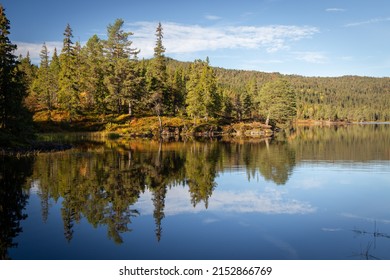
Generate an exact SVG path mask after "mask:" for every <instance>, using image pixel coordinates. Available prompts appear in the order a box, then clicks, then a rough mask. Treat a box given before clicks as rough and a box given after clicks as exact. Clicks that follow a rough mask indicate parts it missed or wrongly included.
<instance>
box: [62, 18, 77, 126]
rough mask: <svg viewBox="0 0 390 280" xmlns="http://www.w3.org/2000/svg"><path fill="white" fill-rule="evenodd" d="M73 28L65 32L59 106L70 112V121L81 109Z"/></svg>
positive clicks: (66, 29)
mask: <svg viewBox="0 0 390 280" xmlns="http://www.w3.org/2000/svg"><path fill="white" fill-rule="evenodd" d="M72 37H73V33H72V28H71V27H70V25H69V24H68V25H67V26H66V28H65V32H64V40H63V47H62V50H61V55H60V65H61V70H60V73H59V83H58V84H59V92H58V102H59V106H60V107H61V108H62V109H63V110H66V111H68V112H69V120H70V121H72V119H74V118H75V117H76V115H77V114H78V112H79V109H80V99H79V81H78V78H79V76H78V57H77V56H78V52H77V49H76V48H75V46H74V45H73V42H72Z"/></svg>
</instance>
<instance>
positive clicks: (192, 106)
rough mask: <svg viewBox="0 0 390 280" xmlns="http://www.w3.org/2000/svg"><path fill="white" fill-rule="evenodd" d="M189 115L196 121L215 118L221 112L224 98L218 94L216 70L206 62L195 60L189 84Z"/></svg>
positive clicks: (187, 102) (187, 98)
mask: <svg viewBox="0 0 390 280" xmlns="http://www.w3.org/2000/svg"><path fill="white" fill-rule="evenodd" d="M186 104H187V114H188V115H190V116H191V117H193V118H194V122H195V123H196V119H197V118H199V117H205V118H206V119H207V118H208V117H215V116H216V115H217V112H218V111H221V107H222V98H221V95H220V94H219V92H218V88H217V81H216V76H215V72H214V70H213V69H212V68H211V67H210V65H209V60H208V58H207V59H206V61H202V60H195V62H194V63H193V64H192V65H191V70H190V76H189V81H188V83H187V97H186Z"/></svg>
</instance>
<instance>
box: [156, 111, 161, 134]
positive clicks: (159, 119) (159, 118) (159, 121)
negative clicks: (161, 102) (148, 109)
mask: <svg viewBox="0 0 390 280" xmlns="http://www.w3.org/2000/svg"><path fill="white" fill-rule="evenodd" d="M157 117H158V124H159V134H160V136H161V134H162V120H161V116H160V115H158V116H157Z"/></svg>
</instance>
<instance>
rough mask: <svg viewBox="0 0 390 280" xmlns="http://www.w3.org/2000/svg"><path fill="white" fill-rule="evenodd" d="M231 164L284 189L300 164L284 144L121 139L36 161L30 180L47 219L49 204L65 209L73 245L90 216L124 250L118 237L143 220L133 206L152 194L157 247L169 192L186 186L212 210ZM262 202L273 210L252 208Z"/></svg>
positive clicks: (195, 201) (194, 201)
mask: <svg viewBox="0 0 390 280" xmlns="http://www.w3.org/2000/svg"><path fill="white" fill-rule="evenodd" d="M90 144H91V143H90ZM231 165H237V166H244V167H245V168H246V170H247V172H248V176H249V177H255V176H256V174H257V173H259V174H261V176H263V177H264V178H265V179H266V180H272V181H274V182H275V183H276V184H284V183H285V182H286V181H287V180H288V176H289V175H290V174H291V172H292V169H293V167H294V165H295V154H294V151H292V150H291V149H290V148H289V146H288V145H287V144H286V143H275V144H274V145H269V143H265V142H263V143H252V144H250V143H249V144H242V143H233V144H232V143H220V142H218V141H207V142H205V143H200V142H187V143H182V142H173V143H162V142H154V141H130V142H128V141H124V140H123V141H117V142H104V143H102V144H101V145H100V146H98V145H97V143H96V142H94V143H92V144H91V145H87V144H86V142H84V143H83V145H82V146H79V147H78V148H77V149H75V150H72V151H65V152H60V153H52V154H42V155H39V157H38V158H37V160H36V163H35V166H34V174H33V176H32V177H33V178H34V184H35V185H36V186H37V187H38V189H39V195H40V197H41V205H42V219H43V220H46V219H47V215H48V213H49V208H50V207H49V204H48V201H49V198H52V199H53V200H54V201H55V202H57V201H60V202H61V215H62V219H63V223H64V235H65V238H66V239H67V240H68V241H69V242H70V241H71V240H72V237H73V234H74V230H73V227H74V224H75V223H78V222H79V221H80V219H81V218H82V217H85V218H86V219H87V220H88V222H89V223H90V224H92V225H93V226H94V227H97V226H102V225H104V226H106V227H107V231H108V236H109V237H110V238H111V239H113V240H114V241H115V242H116V243H122V242H123V240H122V237H121V235H122V234H123V233H125V232H129V231H131V221H132V219H133V218H134V217H137V216H138V215H139V214H140V212H139V210H138V209H135V208H134V207H133V206H134V204H135V203H136V202H137V201H138V199H139V197H140V194H141V193H144V192H145V191H148V192H149V193H150V194H151V196H152V197H151V200H152V202H153V207H154V210H153V217H154V220H155V224H156V229H155V234H156V238H157V240H160V239H161V235H162V220H163V219H164V217H165V214H164V208H165V199H166V194H167V190H168V189H170V188H173V187H175V186H180V185H182V186H187V187H188V191H189V193H190V201H191V204H192V206H193V207H196V206H197V205H198V204H199V203H202V204H203V205H204V207H205V208H206V209H207V208H208V207H209V199H210V197H211V196H212V195H213V192H214V190H215V188H216V187H217V183H216V177H217V176H218V173H219V172H223V170H224V169H225V168H226V166H231ZM232 198H234V196H233V197H230V198H229V197H225V198H221V199H230V201H231V203H230V202H228V201H227V203H228V205H229V206H228V207H229V208H232V207H235V206H234V205H235V201H234V199H233V200H232ZM252 198H253V197H248V198H247V199H249V200H251V199H252ZM242 199H245V197H242ZM249 200H248V202H249ZM252 200H253V199H252ZM236 202H237V201H236ZM241 202H243V201H242V200H241ZM258 202H261V205H266V203H272V201H271V200H269V199H267V198H264V197H261V198H258V200H257V201H252V204H253V203H258ZM287 207H291V205H289V206H287ZM292 207H299V206H297V205H293V206H292ZM280 208H283V206H280Z"/></svg>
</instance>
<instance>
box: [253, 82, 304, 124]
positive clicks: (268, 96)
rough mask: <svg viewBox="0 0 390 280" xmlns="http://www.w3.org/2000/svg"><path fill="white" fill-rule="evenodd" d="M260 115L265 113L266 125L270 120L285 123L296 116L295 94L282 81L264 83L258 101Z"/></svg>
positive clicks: (287, 84)
mask: <svg viewBox="0 0 390 280" xmlns="http://www.w3.org/2000/svg"><path fill="white" fill-rule="evenodd" d="M257 101H258V103H259V109H260V113H261V112H264V113H266V124H268V122H269V120H270V118H272V119H275V120H276V121H277V122H280V123H286V122H288V121H290V120H292V119H293V118H294V117H295V115H296V101H295V93H294V91H293V89H292V88H291V86H290V84H289V83H288V82H287V81H286V80H283V79H277V80H275V81H272V82H268V83H266V84H265V85H264V86H263V87H262V88H261V90H260V92H259V95H258V99H257Z"/></svg>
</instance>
